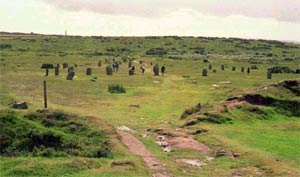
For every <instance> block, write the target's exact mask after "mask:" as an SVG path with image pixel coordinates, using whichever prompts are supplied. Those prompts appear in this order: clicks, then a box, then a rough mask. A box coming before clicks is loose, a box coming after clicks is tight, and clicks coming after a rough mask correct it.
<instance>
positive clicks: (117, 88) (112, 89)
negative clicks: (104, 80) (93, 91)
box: [108, 85, 126, 93]
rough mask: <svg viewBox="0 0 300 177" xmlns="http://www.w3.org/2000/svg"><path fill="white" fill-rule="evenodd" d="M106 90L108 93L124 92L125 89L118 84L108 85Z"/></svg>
mask: <svg viewBox="0 0 300 177" xmlns="http://www.w3.org/2000/svg"><path fill="white" fill-rule="evenodd" d="M108 92H110V93H126V89H125V88H124V87H122V86H120V85H109V86H108Z"/></svg>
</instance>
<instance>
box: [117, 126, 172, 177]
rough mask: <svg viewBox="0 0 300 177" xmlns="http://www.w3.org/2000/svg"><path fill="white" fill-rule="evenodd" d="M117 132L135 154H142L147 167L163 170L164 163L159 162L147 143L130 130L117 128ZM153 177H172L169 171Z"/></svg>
mask: <svg viewBox="0 0 300 177" xmlns="http://www.w3.org/2000/svg"><path fill="white" fill-rule="evenodd" d="M117 133H118V134H119V135H120V136H121V138H122V142H123V143H124V144H125V145H126V146H127V147H128V149H129V150H130V151H131V152H132V153H133V154H135V155H138V156H141V157H142V158H143V160H144V162H145V163H146V165H147V167H148V168H149V169H151V170H162V169H164V165H163V164H162V163H161V162H159V161H158V160H157V159H156V158H155V157H153V155H152V154H151V152H150V151H149V150H148V149H147V148H146V147H145V145H144V144H143V143H142V142H141V141H140V140H138V139H137V138H135V137H134V136H133V135H131V134H130V133H128V132H125V131H122V130H117ZM153 177H170V175H169V174H167V173H155V174H153Z"/></svg>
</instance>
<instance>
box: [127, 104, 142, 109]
mask: <svg viewBox="0 0 300 177" xmlns="http://www.w3.org/2000/svg"><path fill="white" fill-rule="evenodd" d="M128 107H131V108H140V105H138V104H131V105H129V106H128Z"/></svg>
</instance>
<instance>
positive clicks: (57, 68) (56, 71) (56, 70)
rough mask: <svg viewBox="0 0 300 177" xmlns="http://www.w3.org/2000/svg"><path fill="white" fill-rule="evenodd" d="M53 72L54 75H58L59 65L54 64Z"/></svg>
mask: <svg viewBox="0 0 300 177" xmlns="http://www.w3.org/2000/svg"><path fill="white" fill-rule="evenodd" d="M54 73H55V76H58V75H59V66H56V67H55V68H54Z"/></svg>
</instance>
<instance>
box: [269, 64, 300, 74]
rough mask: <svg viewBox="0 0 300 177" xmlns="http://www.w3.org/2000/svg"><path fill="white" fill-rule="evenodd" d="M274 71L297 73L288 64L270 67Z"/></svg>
mask: <svg viewBox="0 0 300 177" xmlns="http://www.w3.org/2000/svg"><path fill="white" fill-rule="evenodd" d="M269 70H270V71H271V72H272V73H295V71H294V70H292V69H290V68H289V67H286V66H274V67H272V68H270V69H269Z"/></svg>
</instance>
